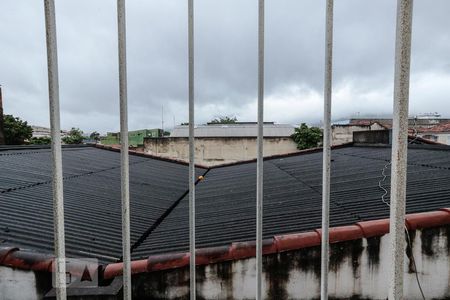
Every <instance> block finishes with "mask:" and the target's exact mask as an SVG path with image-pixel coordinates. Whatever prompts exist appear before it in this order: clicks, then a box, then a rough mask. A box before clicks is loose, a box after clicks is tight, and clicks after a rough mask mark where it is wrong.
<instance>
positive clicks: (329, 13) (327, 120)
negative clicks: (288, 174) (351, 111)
mask: <svg viewBox="0 0 450 300" xmlns="http://www.w3.org/2000/svg"><path fill="white" fill-rule="evenodd" d="M325 18H326V25H325V78H324V116H323V120H324V121H323V122H324V124H323V167H322V256H321V258H322V260H321V285H320V294H321V299H322V300H324V299H328V265H329V255H330V241H329V234H328V230H329V227H330V174H331V93H332V79H333V78H332V67H333V0H327V1H326V16H325Z"/></svg>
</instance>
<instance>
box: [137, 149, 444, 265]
mask: <svg viewBox="0 0 450 300" xmlns="http://www.w3.org/2000/svg"><path fill="white" fill-rule="evenodd" d="M390 155H391V154H390V149H389V148H360V147H346V148H342V149H337V150H333V154H332V165H331V168H332V172H331V216H330V223H331V226H339V225H347V224H353V223H355V222H358V221H364V220H373V219H380V218H388V217H389V207H388V206H387V205H386V204H385V203H383V202H382V201H381V195H382V194H383V191H382V190H381V189H380V188H379V187H378V182H379V181H380V180H381V179H382V178H383V177H382V170H383V168H384V167H385V166H386V164H387V163H388V161H389V160H390ZM408 157H409V159H408V163H409V166H408V187H407V212H408V213H415V212H423V211H431V210H436V209H439V208H443V207H449V206H450V170H449V169H447V168H445V166H446V165H448V164H450V151H434V150H422V149H410V150H409V154H408ZM255 173H256V164H255V163H251V164H243V165H236V166H230V167H224V168H218V169H212V170H211V171H210V172H209V173H208V174H207V175H206V177H205V180H204V181H202V182H201V183H200V184H198V185H197V189H196V199H197V206H196V210H197V211H196V222H197V227H196V229H197V244H198V247H209V246H215V245H223V244H225V243H230V242H235V241H244V240H254V239H255V222H256V220H255V214H256V205H255V204H256V199H255V191H256V187H255V183H256V178H255ZM386 174H387V175H388V177H387V178H386V180H385V182H383V186H386V188H387V189H388V190H389V185H390V177H389V175H390V165H388V167H387V169H386ZM321 191H322V153H320V152H319V153H311V154H305V155H297V156H291V157H284V158H278V159H272V160H268V161H265V163H264V213H263V214H264V225H263V227H264V237H271V236H273V235H276V234H286V233H292V232H302V231H308V230H313V229H316V228H320V227H321V201H322V200H321ZM386 200H387V201H389V197H386ZM187 205H188V199H187V197H186V198H184V199H183V200H182V201H181V203H180V204H179V206H178V207H177V208H176V209H175V210H174V211H173V213H172V214H171V215H170V216H168V217H167V218H166V219H165V220H164V222H163V223H162V224H161V225H160V226H159V227H158V228H157V229H156V230H155V231H154V232H153V233H152V234H151V235H150V236H149V237H148V238H147V239H146V240H145V242H144V243H143V244H142V245H141V246H140V247H139V248H138V249H137V250H136V251H135V252H134V254H133V255H134V258H135V259H137V258H143V257H146V256H148V255H149V254H156V253H161V252H176V251H187V250H188V242H189V240H188V238H189V235H188V234H189V233H188V209H187Z"/></svg>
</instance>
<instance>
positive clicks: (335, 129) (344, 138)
mask: <svg viewBox="0 0 450 300" xmlns="http://www.w3.org/2000/svg"><path fill="white" fill-rule="evenodd" d="M384 129H386V128H384V127H383V126H381V125H380V124H378V123H373V124H371V125H333V126H332V127H331V135H332V140H333V145H342V144H345V143H351V142H353V132H357V131H369V130H384Z"/></svg>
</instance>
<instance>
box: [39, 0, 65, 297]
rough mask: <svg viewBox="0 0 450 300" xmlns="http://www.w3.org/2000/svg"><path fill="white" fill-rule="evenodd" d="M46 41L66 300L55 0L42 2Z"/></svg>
mask: <svg viewBox="0 0 450 300" xmlns="http://www.w3.org/2000/svg"><path fill="white" fill-rule="evenodd" d="M44 9H45V29H46V40H47V65H48V96H49V107H50V129H51V137H52V141H51V144H52V160H53V180H52V186H53V223H54V225H53V226H54V239H55V256H56V258H55V259H56V264H55V288H56V299H58V300H61V299H66V262H65V257H66V251H65V237H64V198H63V172H62V154H61V152H62V151H61V130H60V113H59V78H58V50H57V42H56V18H55V2H54V0H45V1H44Z"/></svg>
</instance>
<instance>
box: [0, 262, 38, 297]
mask: <svg viewBox="0 0 450 300" xmlns="http://www.w3.org/2000/svg"><path fill="white" fill-rule="evenodd" d="M37 290H38V289H37V284H36V276H35V273H34V272H32V271H22V270H17V269H12V268H8V267H3V266H0V300H35V299H36V300H38V299H41V297H40V295H39V293H38V291H37Z"/></svg>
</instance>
